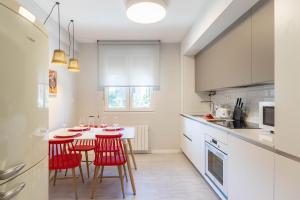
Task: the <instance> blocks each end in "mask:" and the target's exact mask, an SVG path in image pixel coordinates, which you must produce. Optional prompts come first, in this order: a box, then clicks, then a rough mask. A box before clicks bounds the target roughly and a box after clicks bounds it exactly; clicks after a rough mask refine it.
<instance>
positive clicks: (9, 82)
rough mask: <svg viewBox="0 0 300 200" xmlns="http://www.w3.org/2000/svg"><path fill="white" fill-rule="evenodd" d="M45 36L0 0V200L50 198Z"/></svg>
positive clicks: (30, 17)
mask: <svg viewBox="0 0 300 200" xmlns="http://www.w3.org/2000/svg"><path fill="white" fill-rule="evenodd" d="M48 55H49V54H48V36H47V33H46V31H45V29H44V28H43V26H42V25H41V24H40V23H39V22H37V21H36V20H35V19H34V16H33V15H31V14H30V13H29V12H28V11H27V10H25V9H24V8H23V7H22V6H20V5H19V4H18V3H16V2H15V1H14V0H0V69H1V72H0V88H1V89H0V200H33V199H40V200H46V199H48V159H47V149H48V146H47V142H46V141H44V140H43V138H44V135H45V134H46V131H47V129H48V65H49V64H48Z"/></svg>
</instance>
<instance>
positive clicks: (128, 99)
mask: <svg viewBox="0 0 300 200" xmlns="http://www.w3.org/2000/svg"><path fill="white" fill-rule="evenodd" d="M109 88H110V87H105V88H104V94H103V95H104V112H154V89H153V88H152V91H151V98H150V107H148V108H134V107H133V89H134V88H138V87H124V88H126V90H127V92H126V105H127V107H126V108H125V109H112V108H109V105H108V102H109V101H108V96H109V95H108V89H109ZM120 88H121V87H120Z"/></svg>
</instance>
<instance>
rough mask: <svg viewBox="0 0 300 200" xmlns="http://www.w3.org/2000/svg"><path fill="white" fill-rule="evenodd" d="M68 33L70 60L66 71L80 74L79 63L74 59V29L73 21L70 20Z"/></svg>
mask: <svg viewBox="0 0 300 200" xmlns="http://www.w3.org/2000/svg"><path fill="white" fill-rule="evenodd" d="M71 24H72V28H73V51H72V57H71V53H70V49H71V47H72V42H71V36H70V25H71ZM68 32H69V41H70V46H69V55H70V57H71V58H70V60H69V66H68V70H69V71H70V72H80V66H79V61H78V59H76V58H75V53H74V52H75V29H74V20H70V23H69V26H68Z"/></svg>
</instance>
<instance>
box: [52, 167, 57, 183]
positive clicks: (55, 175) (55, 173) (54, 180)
mask: <svg viewBox="0 0 300 200" xmlns="http://www.w3.org/2000/svg"><path fill="white" fill-rule="evenodd" d="M56 177H57V170H55V172H54V178H53V186H55V183H56Z"/></svg>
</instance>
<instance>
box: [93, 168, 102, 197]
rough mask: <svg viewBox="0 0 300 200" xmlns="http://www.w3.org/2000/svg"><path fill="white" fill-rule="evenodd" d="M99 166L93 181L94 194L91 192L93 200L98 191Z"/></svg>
mask: <svg viewBox="0 0 300 200" xmlns="http://www.w3.org/2000/svg"><path fill="white" fill-rule="evenodd" d="M99 169H100V167H99V166H96V167H95V173H94V180H93V184H92V192H91V199H94V196H95V190H96V186H97V177H98V174H99Z"/></svg>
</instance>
